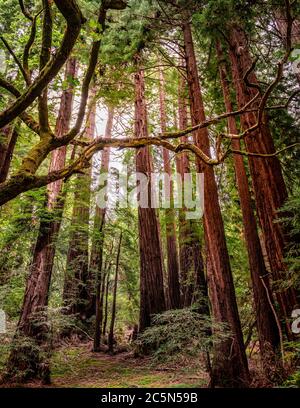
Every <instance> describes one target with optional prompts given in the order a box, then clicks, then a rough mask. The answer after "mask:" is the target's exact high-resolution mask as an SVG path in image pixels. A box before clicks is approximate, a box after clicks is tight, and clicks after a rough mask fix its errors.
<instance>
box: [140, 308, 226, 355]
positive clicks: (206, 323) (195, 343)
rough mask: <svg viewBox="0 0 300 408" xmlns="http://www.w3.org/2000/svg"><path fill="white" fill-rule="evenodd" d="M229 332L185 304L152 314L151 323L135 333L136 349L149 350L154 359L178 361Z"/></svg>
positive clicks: (205, 347) (205, 348)
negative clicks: (181, 306)
mask: <svg viewBox="0 0 300 408" xmlns="http://www.w3.org/2000/svg"><path fill="white" fill-rule="evenodd" d="M211 330H213V333H214V334H211ZM229 336H230V333H229V331H228V329H227V328H226V326H225V325H222V324H216V323H212V322H211V320H210V319H209V318H208V317H205V316H201V315H199V313H197V312H196V311H195V310H194V309H193V308H185V309H180V310H168V311H166V312H164V313H162V314H158V315H155V316H153V318H152V325H151V326H150V327H149V328H147V329H146V330H145V331H143V332H142V333H141V334H139V336H138V339H137V340H136V342H135V345H136V347H137V350H141V351H145V350H146V351H147V352H150V353H152V355H153V357H154V359H156V360H158V361H161V360H164V361H166V360H173V361H174V360H176V361H180V360H181V359H185V358H186V357H195V356H199V353H201V352H209V351H210V350H211V347H212V345H213V343H217V342H219V341H222V340H224V339H225V338H228V337H229Z"/></svg>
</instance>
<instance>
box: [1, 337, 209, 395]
mask: <svg viewBox="0 0 300 408" xmlns="http://www.w3.org/2000/svg"><path fill="white" fill-rule="evenodd" d="M1 351H2V352H1V357H0V372H1V371H2V370H3V369H4V367H5V360H6V358H7V357H8V354H7V349H6V350H5V351H6V352H4V349H3V350H2V349H1ZM208 381H209V379H208V375H207V373H206V372H205V371H204V369H203V368H201V364H200V363H199V362H197V361H190V360H189V361H188V362H187V361H186V362H182V363H181V364H178V363H177V364H174V363H172V364H171V363H166V362H164V363H160V364H157V363H156V364H154V362H153V360H152V359H150V358H145V357H144V358H136V357H134V356H133V353H132V352H129V351H124V352H118V353H116V354H114V355H110V354H108V353H106V352H105V351H101V352H99V353H94V352H92V342H85V343H78V344H74V343H71V344H65V345H63V346H61V347H59V348H58V349H56V350H55V351H54V353H53V356H52V360H51V385H42V384H41V383H40V382H39V383H36V382H35V383H29V384H26V385H24V384H23V385H21V384H10V385H9V387H20V386H21V387H26V388H27V387H30V388H31V387H39V388H41V387H42V388H48V387H51V388H52V387H54V388H74V387H76V388H129V387H132V388H186V387H187V388H194V387H196V388H199V387H200V388H206V387H207V385H208ZM0 387H1V386H0Z"/></svg>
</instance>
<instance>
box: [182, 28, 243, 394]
mask: <svg viewBox="0 0 300 408" xmlns="http://www.w3.org/2000/svg"><path fill="white" fill-rule="evenodd" d="M183 34H184V47H185V58H186V67H187V78H188V86H189V96H190V104H191V116H192V125H195V124H197V123H200V122H202V121H204V120H205V112H204V105H203V99H202V93H201V88H200V81H199V76H198V70H197V62H196V57H195V52H194V46H193V39H192V33H191V27H190V24H189V23H185V24H184V26H183ZM194 138H195V143H196V145H197V146H198V147H199V148H200V149H201V150H202V151H203V152H204V153H205V154H207V155H208V156H210V149H209V138H208V131H207V129H200V130H198V131H196V132H195V134H194ZM197 167H198V168H197V170H198V172H200V173H201V172H203V173H204V194H205V197H204V206H205V207H204V229H205V239H206V243H207V248H208V256H209V259H210V262H211V268H210V272H211V273H210V276H209V277H208V279H209V285H210V286H209V289H210V293H211V296H212V299H213V302H212V313H213V318H214V320H215V321H216V322H220V323H225V324H227V325H228V328H229V330H230V332H231V337H230V338H228V339H226V340H222V341H221V342H219V343H218V344H216V345H215V350H214V359H213V365H212V385H213V386H223V387H232V386H235V387H245V386H247V385H248V383H249V371H248V364H247V358H246V354H245V348H244V343H243V334H242V329H241V324H240V319H239V314H238V308H237V303H236V298H235V291H234V285H233V279H232V273H231V268H230V262H229V256H228V250H227V246H226V240H225V231H224V225H223V219H222V215H221V210H220V205H219V201H218V191H217V185H216V180H215V176H214V171H213V168H212V167H211V166H209V165H206V164H204V163H203V162H202V161H200V160H198V162H197Z"/></svg>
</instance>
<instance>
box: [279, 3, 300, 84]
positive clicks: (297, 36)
mask: <svg viewBox="0 0 300 408" xmlns="http://www.w3.org/2000/svg"><path fill="white" fill-rule="evenodd" d="M275 21H276V25H277V28H278V31H279V33H280V35H281V37H282V40H283V43H284V45H286V41H287V19H286V15H285V12H284V10H281V9H277V10H276V11H275ZM291 41H292V46H293V47H296V46H298V47H299V44H300V20H299V18H298V19H295V20H294V21H293V24H292V32H291ZM298 67H299V63H298ZM295 75H296V77H297V80H298V82H299V83H300V68H299V69H298V70H297V73H295Z"/></svg>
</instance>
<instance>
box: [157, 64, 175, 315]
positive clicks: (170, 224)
mask: <svg viewBox="0 0 300 408" xmlns="http://www.w3.org/2000/svg"><path fill="white" fill-rule="evenodd" d="M159 83H160V86H159V100H160V123H161V131H162V133H164V132H166V131H167V114H166V95H165V79H164V74H163V71H162V68H161V67H160V72H159ZM162 153H163V163H164V172H165V173H166V175H167V177H166V178H165V186H164V187H165V191H169V196H168V197H165V198H166V199H167V200H169V202H170V208H167V209H166V210H165V211H166V241H167V258H168V292H169V296H168V298H169V307H170V309H178V308H179V307H180V286H179V265H178V253H177V241H176V229H175V212H174V186H173V181H172V179H171V177H172V168H171V164H170V154H169V151H168V150H167V149H165V148H164V147H163V148H162ZM169 177H170V181H169ZM167 184H168V186H167Z"/></svg>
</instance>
